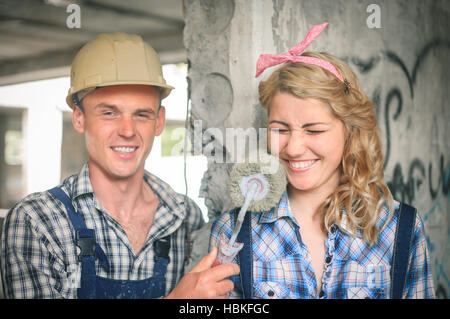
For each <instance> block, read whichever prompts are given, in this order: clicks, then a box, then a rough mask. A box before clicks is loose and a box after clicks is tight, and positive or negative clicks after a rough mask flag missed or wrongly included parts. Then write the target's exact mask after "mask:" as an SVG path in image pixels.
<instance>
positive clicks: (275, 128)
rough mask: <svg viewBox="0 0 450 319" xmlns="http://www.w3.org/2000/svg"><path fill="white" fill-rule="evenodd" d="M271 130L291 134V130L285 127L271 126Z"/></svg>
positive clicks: (275, 132) (276, 132)
mask: <svg viewBox="0 0 450 319" xmlns="http://www.w3.org/2000/svg"><path fill="white" fill-rule="evenodd" d="M269 130H270V132H271V133H274V134H289V130H288V129H285V128H278V127H271V128H269Z"/></svg>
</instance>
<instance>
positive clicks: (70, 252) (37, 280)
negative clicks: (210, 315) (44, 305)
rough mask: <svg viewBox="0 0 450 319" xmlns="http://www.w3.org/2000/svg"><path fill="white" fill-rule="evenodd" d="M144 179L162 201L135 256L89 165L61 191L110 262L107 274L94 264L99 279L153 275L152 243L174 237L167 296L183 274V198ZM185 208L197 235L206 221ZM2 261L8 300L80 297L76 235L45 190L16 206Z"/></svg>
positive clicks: (10, 215) (149, 176)
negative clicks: (102, 198) (100, 198)
mask: <svg viewBox="0 0 450 319" xmlns="http://www.w3.org/2000/svg"><path fill="white" fill-rule="evenodd" d="M144 180H145V182H146V183H147V184H148V185H149V186H150V187H151V189H152V190H153V192H154V193H155V194H156V195H157V196H158V198H159V200H160V202H159V206H158V209H157V211H156V213H155V217H154V221H153V224H152V227H151V229H150V232H149V234H148V237H147V241H146V243H145V245H144V247H143V248H142V250H141V251H140V252H139V253H138V255H137V256H136V255H135V254H134V251H133V248H132V246H131V244H130V241H129V240H128V237H127V235H126V233H125V231H124V230H123V228H122V227H121V226H120V225H119V223H117V222H116V221H115V220H114V219H113V218H112V217H111V216H110V215H109V214H108V212H107V211H106V210H105V208H103V207H102V205H101V204H100V203H99V201H98V199H97V197H96V196H95V193H94V190H93V188H92V185H91V182H90V179H89V169H88V165H87V164H86V165H84V167H83V169H82V170H81V172H80V173H79V174H78V175H73V176H70V177H69V178H67V179H66V180H64V181H63V183H62V185H60V186H62V189H63V190H64V191H65V192H66V193H67V194H68V195H69V197H70V198H71V199H72V203H73V205H74V207H75V208H76V210H77V212H79V213H81V214H82V215H83V218H84V220H85V222H86V226H87V227H88V228H93V229H94V230H95V235H96V240H97V242H98V243H99V244H100V246H101V247H102V249H103V250H104V252H105V253H106V256H107V257H108V261H109V263H110V269H109V271H108V272H107V271H106V270H105V269H104V268H103V267H102V266H101V264H100V263H99V262H98V260H96V271H97V275H98V276H101V277H106V278H110V279H120V280H140V279H146V278H149V277H151V276H153V266H154V260H153V259H154V258H153V257H154V250H153V243H154V242H155V240H157V239H160V238H163V237H166V236H168V235H170V238H171V247H170V254H169V257H170V263H169V265H168V268H167V282H166V294H168V293H169V292H170V291H171V290H172V289H173V288H174V286H175V285H176V283H177V282H178V281H179V279H180V278H181V276H182V275H183V273H184V259H185V227H184V226H185V219H186V211H185V207H184V199H185V197H184V196H183V195H180V194H177V193H175V192H174V191H173V190H172V188H170V186H169V185H167V184H166V183H164V182H163V181H161V180H160V179H159V178H157V177H156V176H154V175H152V174H150V173H148V172H145V175H144ZM187 205H188V206H189V211H190V213H189V218H188V220H189V229H190V230H191V231H193V230H196V229H198V228H200V227H201V226H202V224H203V218H202V214H201V211H200V209H199V208H198V206H197V205H196V204H195V203H194V202H193V201H192V200H190V199H189V200H188V202H187ZM1 261H2V268H1V269H2V275H3V281H4V291H5V295H6V296H7V297H8V298H76V297H77V289H76V285H75V286H74V285H73V284H71V282H70V280H69V279H68V278H72V277H71V276H72V274H73V273H76V271H79V263H78V260H77V251H76V245H75V234H74V230H73V227H72V224H71V222H70V220H69V218H68V215H67V212H66V209H65V208H64V205H63V204H62V203H61V202H60V201H58V200H56V199H54V198H53V197H52V196H51V195H50V194H49V192H47V191H45V192H41V193H34V194H30V195H28V196H27V197H26V198H24V199H23V200H22V201H20V202H19V203H17V204H16V205H15V206H14V207H13V208H12V209H11V210H10V211H9V212H8V215H7V217H6V219H5V223H4V231H3V235H2V259H1Z"/></svg>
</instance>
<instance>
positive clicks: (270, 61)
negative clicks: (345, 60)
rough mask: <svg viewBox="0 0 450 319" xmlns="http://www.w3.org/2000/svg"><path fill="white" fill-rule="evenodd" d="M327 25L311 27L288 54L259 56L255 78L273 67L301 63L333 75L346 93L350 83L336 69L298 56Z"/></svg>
mask: <svg viewBox="0 0 450 319" xmlns="http://www.w3.org/2000/svg"><path fill="white" fill-rule="evenodd" d="M327 25H328V22H324V23H322V24H319V25H315V26H313V27H312V28H311V29H310V30H309V32H308V34H307V35H306V37H305V39H303V41H302V42H300V43H299V44H297V45H296V46H294V47H292V48H290V49H289V52H286V53H283V54H279V55H276V54H261V55H260V56H259V59H258V62H257V63H256V74H255V77H258V76H259V75H260V74H261V73H263V72H264V70H265V69H267V68H270V67H272V66H274V65H278V64H281V63H287V62H303V63H307V64H314V65H317V66H320V67H321V68H323V69H325V70H327V71H329V72H331V73H332V74H334V75H335V76H336V77H337V78H338V79H339V80H341V81H342V82H344V83H345V85H346V92H347V91H348V89H349V88H350V83H349V82H348V81H347V80H344V79H342V76H341V75H340V74H339V72H338V71H337V70H336V67H335V66H334V65H333V64H331V63H330V62H328V61H325V60H322V59H319V58H314V57H309V56H301V55H299V54H302V53H303V51H305V50H306V48H307V47H308V46H309V45H310V44H311V42H313V40H314V39H315V38H317V37H318V36H319V34H320V33H321V32H322V31H323V29H325V28H326V27H327Z"/></svg>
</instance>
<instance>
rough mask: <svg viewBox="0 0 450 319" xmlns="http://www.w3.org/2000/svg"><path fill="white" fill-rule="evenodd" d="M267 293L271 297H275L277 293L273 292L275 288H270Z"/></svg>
mask: <svg viewBox="0 0 450 319" xmlns="http://www.w3.org/2000/svg"><path fill="white" fill-rule="evenodd" d="M267 295H268V296H269V297H273V296H274V295H275V293H274V292H273V290H269V291H268V292H267Z"/></svg>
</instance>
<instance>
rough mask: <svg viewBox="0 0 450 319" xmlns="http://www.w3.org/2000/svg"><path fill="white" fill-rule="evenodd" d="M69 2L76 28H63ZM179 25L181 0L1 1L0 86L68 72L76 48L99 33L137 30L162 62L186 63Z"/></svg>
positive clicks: (181, 23) (69, 15) (68, 15)
mask: <svg viewBox="0 0 450 319" xmlns="http://www.w3.org/2000/svg"><path fill="white" fill-rule="evenodd" d="M70 4H77V5H78V8H79V22H80V28H76V27H75V28H69V27H68V25H69V26H71V25H73V22H76V21H77V20H76V14H77V12H78V10H77V8H75V9H72V8H73V7H72V6H70V7H68V6H69V5H70ZM67 10H68V11H67ZM67 22H69V23H67ZM183 28H184V20H183V0H0V85H6V84H13V83H20V82H25V81H31V80H38V79H45V78H51V77H58V76H65V75H69V69H70V64H71V62H72V59H73V57H74V56H75V54H76V52H77V51H78V49H79V48H80V47H81V46H82V45H83V44H84V43H86V42H88V41H89V40H91V39H93V38H94V36H95V35H96V34H99V33H104V32H117V31H122V32H127V33H136V34H140V35H141V36H142V37H143V38H144V40H146V41H147V42H148V43H150V45H152V46H153V48H154V49H155V50H156V51H157V52H158V53H159V55H160V58H161V62H162V63H176V62H181V61H185V59H186V52H185V49H184V46H183Z"/></svg>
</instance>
